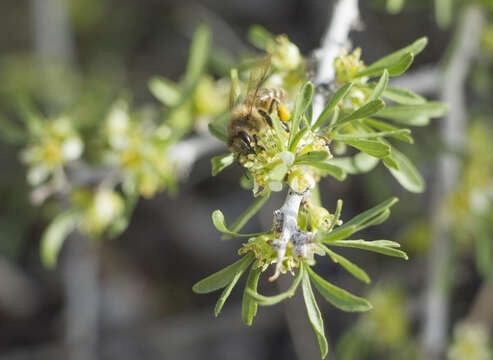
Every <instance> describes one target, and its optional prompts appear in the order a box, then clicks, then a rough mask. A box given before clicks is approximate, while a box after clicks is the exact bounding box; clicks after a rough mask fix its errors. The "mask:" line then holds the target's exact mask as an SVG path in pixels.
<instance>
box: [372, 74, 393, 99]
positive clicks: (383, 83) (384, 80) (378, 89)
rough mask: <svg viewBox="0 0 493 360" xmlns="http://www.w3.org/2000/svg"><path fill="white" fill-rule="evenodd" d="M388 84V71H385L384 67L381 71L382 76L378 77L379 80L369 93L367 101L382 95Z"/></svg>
mask: <svg viewBox="0 0 493 360" xmlns="http://www.w3.org/2000/svg"><path fill="white" fill-rule="evenodd" d="M388 84H389V72H388V71H387V69H385V70H384V71H383V74H382V76H381V77H380V80H379V81H378V83H377V85H376V86H375V89H374V90H373V92H372V93H371V94H370V96H369V97H368V100H367V101H373V100H377V99H378V98H379V97H380V95H382V93H383V92H384V91H385V89H386V88H387V85H388Z"/></svg>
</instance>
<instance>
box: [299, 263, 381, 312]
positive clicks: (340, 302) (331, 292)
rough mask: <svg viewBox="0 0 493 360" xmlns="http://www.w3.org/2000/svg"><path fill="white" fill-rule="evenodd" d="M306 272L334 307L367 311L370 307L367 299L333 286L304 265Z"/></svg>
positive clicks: (344, 309) (350, 310) (351, 310)
mask: <svg viewBox="0 0 493 360" xmlns="http://www.w3.org/2000/svg"><path fill="white" fill-rule="evenodd" d="M306 270H308V274H309V275H310V278H311V279H312V281H313V285H315V288H316V289H317V290H318V292H319V293H320V294H321V295H322V296H323V297H324V298H325V300H327V301H328V302H330V303H331V304H332V305H334V306H335V307H337V308H339V309H341V310H343V311H348V312H355V311H360V312H363V311H368V310H371V309H372V306H371V304H370V303H369V302H368V300H366V299H363V298H361V297H359V296H356V295H353V294H351V293H350V292H348V291H346V290H344V289H341V288H340V287H338V286H335V285H333V284H331V283H329V282H327V281H325V280H324V279H322V278H321V277H320V276H318V275H317V274H316V273H315V272H314V271H313V270H312V269H311V268H310V267H308V266H307V267H306Z"/></svg>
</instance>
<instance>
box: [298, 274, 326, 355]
mask: <svg viewBox="0 0 493 360" xmlns="http://www.w3.org/2000/svg"><path fill="white" fill-rule="evenodd" d="M302 266H306V265H302ZM306 268H307V269H308V270H310V268H309V267H308V266H306ZM301 287H302V289H303V298H304V299H305V306H306V313H307V314H308V319H309V320H310V323H311V324H312V327H313V331H315V335H316V336H317V340H318V346H319V347H320V353H321V355H322V359H324V358H325V357H326V356H327V353H328V352H329V344H328V343H327V339H326V338H325V331H324V321H323V319H322V314H321V313H320V309H319V308H318V305H317V302H316V300H315V296H314V295H313V290H312V286H311V285H310V278H309V277H308V275H307V274H306V273H305V274H304V275H303V281H302V284H301Z"/></svg>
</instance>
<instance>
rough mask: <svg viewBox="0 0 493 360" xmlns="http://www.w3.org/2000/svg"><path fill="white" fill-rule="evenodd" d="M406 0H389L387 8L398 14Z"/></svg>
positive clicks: (390, 11)
mask: <svg viewBox="0 0 493 360" xmlns="http://www.w3.org/2000/svg"><path fill="white" fill-rule="evenodd" d="M404 4H405V0H387V3H386V8H387V11H388V12H389V13H391V14H398V13H400V12H401V11H402V8H403V7H404Z"/></svg>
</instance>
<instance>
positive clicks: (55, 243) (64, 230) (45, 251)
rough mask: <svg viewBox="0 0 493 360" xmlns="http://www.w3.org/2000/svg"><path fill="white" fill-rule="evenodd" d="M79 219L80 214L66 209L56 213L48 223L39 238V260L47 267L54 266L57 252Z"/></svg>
mask: <svg viewBox="0 0 493 360" xmlns="http://www.w3.org/2000/svg"><path fill="white" fill-rule="evenodd" d="M80 220H81V214H80V213H79V212H78V211H75V210H67V211H65V212H62V213H61V214H59V215H57V216H56V217H55V219H53V221H52V222H51V223H50V225H48V227H47V228H46V230H45V232H44V233H43V236H42V238H41V244H40V245H41V249H40V252H41V260H42V262H43V264H44V265H45V266H46V267H48V268H53V267H55V266H56V263H57V257H58V253H59V252H60V249H61V248H62V245H63V242H64V241H65V239H66V238H67V236H68V235H69V234H70V233H71V232H72V231H74V230H75V228H76V227H77V225H78V224H79V222H80Z"/></svg>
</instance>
